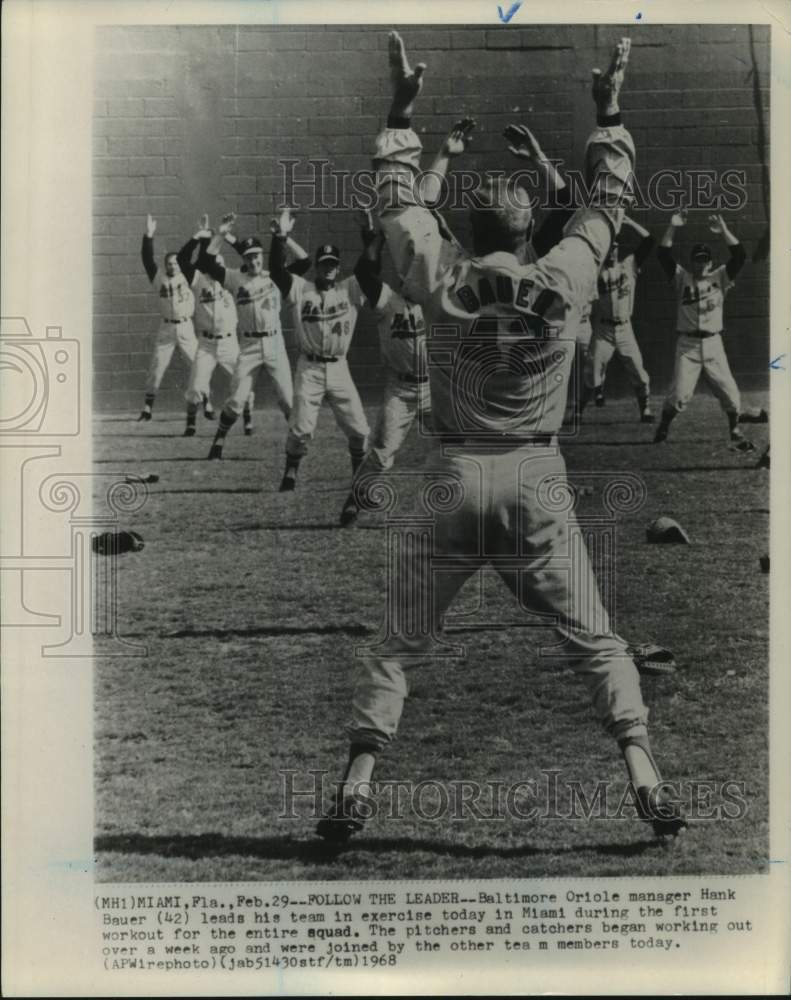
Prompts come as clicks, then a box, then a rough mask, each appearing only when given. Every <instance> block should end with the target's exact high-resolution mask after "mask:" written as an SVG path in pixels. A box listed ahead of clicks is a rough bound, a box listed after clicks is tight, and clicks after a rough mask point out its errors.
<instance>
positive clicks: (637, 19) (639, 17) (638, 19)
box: [634, 10, 643, 21]
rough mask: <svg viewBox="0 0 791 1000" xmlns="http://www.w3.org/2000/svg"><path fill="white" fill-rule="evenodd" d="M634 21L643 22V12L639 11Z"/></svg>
mask: <svg viewBox="0 0 791 1000" xmlns="http://www.w3.org/2000/svg"><path fill="white" fill-rule="evenodd" d="M634 19H635V21H641V20H642V19H643V12H642V11H640V10H638V12H637V13H636V14H635V16H634Z"/></svg>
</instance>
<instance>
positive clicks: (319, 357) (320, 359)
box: [302, 354, 340, 364]
mask: <svg viewBox="0 0 791 1000" xmlns="http://www.w3.org/2000/svg"><path fill="white" fill-rule="evenodd" d="M302 356H303V358H307V359H308V361H315V362H317V363H318V364H331V363H332V362H333V361H340V358H338V357H325V356H324V355H323V354H303V355H302Z"/></svg>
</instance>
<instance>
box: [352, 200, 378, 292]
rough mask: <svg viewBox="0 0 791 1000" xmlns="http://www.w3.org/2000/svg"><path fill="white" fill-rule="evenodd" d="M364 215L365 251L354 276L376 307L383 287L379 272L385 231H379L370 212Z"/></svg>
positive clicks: (362, 231)
mask: <svg viewBox="0 0 791 1000" xmlns="http://www.w3.org/2000/svg"><path fill="white" fill-rule="evenodd" d="M362 215H363V219H362V229H361V231H360V235H361V237H362V241H363V252H362V253H361V254H360V258H359V260H358V261H357V263H356V265H355V267H354V276H355V278H356V279H357V281H358V283H359V285H360V288H362V290H363V295H364V296H365V297H366V299H367V300H368V305H369V306H370V307H371V308H372V309H375V308H376V305H377V303H378V302H379V299H380V297H381V295H382V288H383V283H382V281H381V280H380V278H379V272H380V270H381V266H382V247H383V246H384V233H382V232H377V230H376V228H375V226H374V224H373V219H372V217H371V213H370V212H368V211H365V212H363V213H362Z"/></svg>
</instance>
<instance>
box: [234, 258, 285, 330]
mask: <svg viewBox="0 0 791 1000" xmlns="http://www.w3.org/2000/svg"><path fill="white" fill-rule="evenodd" d="M225 287H226V288H227V289H229V291H231V292H232V293H233V297H234V300H235V302H236V312H237V315H238V318H239V333H240V334H244V333H280V306H281V302H282V300H281V298H280V291H279V289H278V287H277V285H276V284H275V283H274V281H272V279H271V278H270V277H269V272H268V271H264V272H263V273H262V274H256V275H252V274H246V273H245V272H244V271H237V270H234V269H226V271H225Z"/></svg>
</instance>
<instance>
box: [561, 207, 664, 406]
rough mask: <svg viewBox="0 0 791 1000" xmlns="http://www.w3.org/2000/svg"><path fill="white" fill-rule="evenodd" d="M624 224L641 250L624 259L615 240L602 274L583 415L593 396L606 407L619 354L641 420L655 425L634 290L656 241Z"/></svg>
mask: <svg viewBox="0 0 791 1000" xmlns="http://www.w3.org/2000/svg"><path fill="white" fill-rule="evenodd" d="M623 221H624V225H625V226H628V227H629V228H630V229H633V230H634V231H635V232H636V233H637V234H638V235H639V236H640V237H641V240H640V243H639V244H638V246H637V248H636V249H635V250H634V251H632V252H630V253H628V254H625V255H624V256H623V257H621V256H620V254H619V250H620V244H619V243H618V242H617V241H613V244H612V246H611V247H610V252H609V254H608V255H607V260H606V261H605V264H604V267H603V268H602V269H601V273H600V274H599V281H598V285H597V290H598V293H599V297H598V299H597V300H596V303H595V307H594V310H593V320H594V333H593V339H592V341H591V344H590V349H589V351H588V361H587V365H586V368H585V387H584V390H583V393H582V396H581V399H580V406H579V413H580V414H581V413H582V411H583V410H584V409H585V406H586V404H587V403H588V401H589V400H590V398H591V396H593V398H594V399H595V401H596V405H597V406H603V405H604V379H605V376H606V374H607V366H608V365H609V363H610V360H611V358H612V356H613V354H617V355H618V357H619V358H620V359H621V363H622V364H623V366H624V368H625V369H626V373H627V375H628V376H629V381H630V382H631V383H632V386H633V388H634V392H635V395H636V396H637V406H638V408H639V410H640V420H641V421H642V422H643V423H644V424H651V423H653V422H654V415H653V413H652V412H651V405H650V403H649V391H650V385H649V380H648V374H647V372H646V370H645V368H644V367H643V356H642V354H641V353H640V348H639V346H638V344H637V340H636V338H635V335H634V330H633V329H632V312H633V310H634V290H635V285H636V283H637V275H638V274H639V273H640V268H641V267H642V266H643V264H644V263H645V261H646V259H647V258H648V255H649V254H650V253H651V250H652V249H653V246H654V240H653V238H652V236H651V234H650V233H649V232H648V230H647V229H644V228H643V227H642V226H641V225H640V224H639V223H638V222H635V221H634V219H630V218H629V217H628V216H627V217H626V218H624V220H623Z"/></svg>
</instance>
